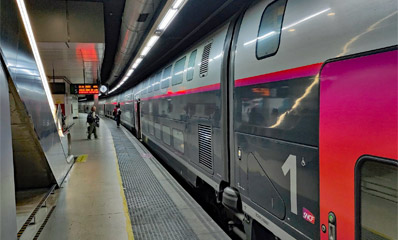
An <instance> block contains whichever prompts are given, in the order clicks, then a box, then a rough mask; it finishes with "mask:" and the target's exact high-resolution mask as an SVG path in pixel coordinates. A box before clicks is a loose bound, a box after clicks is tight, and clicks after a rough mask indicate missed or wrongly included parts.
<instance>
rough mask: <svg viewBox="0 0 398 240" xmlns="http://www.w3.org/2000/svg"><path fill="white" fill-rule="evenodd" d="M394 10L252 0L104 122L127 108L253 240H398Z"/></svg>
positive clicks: (127, 121) (391, 0)
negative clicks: (231, 213) (202, 184)
mask: <svg viewBox="0 0 398 240" xmlns="http://www.w3.org/2000/svg"><path fill="white" fill-rule="evenodd" d="M397 13H398V12H397V2H396V1H395V0H380V1H370V0H366V1H364V0H361V1H359V0H347V1H344V2H342V1H330V0H305V1H293V0H289V1H288V0H276V1H270V0H259V1H254V2H253V3H251V4H250V5H249V6H248V7H247V8H246V9H244V10H242V12H241V13H239V14H237V15H236V16H235V17H234V18H232V19H231V20H230V21H228V22H227V23H225V24H224V25H223V26H221V27H219V28H218V29H216V30H215V31H214V32H212V33H210V34H209V35H208V36H206V37H205V38H204V39H202V40H200V41H199V42H198V43H197V44H195V45H193V46H192V47H191V48H190V49H187V51H185V52H183V53H182V54H181V55H180V56H179V57H178V58H176V59H174V60H173V61H171V62H170V63H169V64H167V65H165V66H164V67H163V68H162V69H159V70H158V71H157V72H155V73H154V74H152V75H151V76H150V77H149V78H148V79H146V80H144V81H142V82H141V83H140V84H138V85H137V86H135V87H134V88H132V89H129V90H127V91H125V92H124V93H122V94H120V95H118V96H114V97H110V98H107V99H106V100H105V101H106V103H105V104H104V106H103V108H104V114H105V115H108V116H112V111H113V108H114V107H115V105H116V104H118V103H120V105H121V108H122V112H123V114H122V119H121V121H122V123H123V124H124V125H125V126H126V127H128V128H130V129H131V130H133V131H134V132H135V133H136V135H137V137H138V138H140V139H142V140H143V141H144V142H145V143H147V145H148V146H149V148H151V150H153V151H154V152H157V153H158V154H159V156H162V158H163V160H164V161H165V162H167V163H168V164H169V165H170V166H172V167H173V168H174V169H175V170H176V171H177V172H178V173H180V174H181V175H182V176H183V177H184V178H185V179H186V180H187V181H189V182H190V183H191V184H192V185H194V186H198V185H199V184H201V183H205V184H206V185H208V186H209V187H210V188H212V189H214V191H215V194H214V196H203V198H211V197H214V198H216V199H217V200H218V201H220V202H222V204H223V205H224V206H225V207H226V208H227V209H228V210H230V211H231V212H233V213H234V214H235V216H236V217H235V218H234V219H232V224H233V222H234V221H235V223H236V226H243V228H241V229H240V230H239V229H238V227H235V226H231V227H232V228H233V229H234V230H235V231H236V232H240V236H243V235H245V236H246V238H247V239H268V238H269V239H271V237H277V238H279V239H331V240H332V239H337V238H338V239H398V232H397V224H398V222H397V218H398V217H397V202H398V199H397V188H398V187H397V185H398V179H397V167H398V162H397V159H398V135H397V134H398V96H397V91H398V85H397V78H398V76H397V66H398V65H397V59H398V52H397V43H398V40H397ZM239 221H241V222H239ZM243 232H244V233H243Z"/></svg>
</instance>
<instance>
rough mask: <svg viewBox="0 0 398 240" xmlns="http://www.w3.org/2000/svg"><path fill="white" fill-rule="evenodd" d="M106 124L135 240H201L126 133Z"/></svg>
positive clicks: (113, 125) (111, 124)
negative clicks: (110, 136)
mask: <svg viewBox="0 0 398 240" xmlns="http://www.w3.org/2000/svg"><path fill="white" fill-rule="evenodd" d="M106 122H107V125H108V127H109V129H110V131H111V133H112V138H113V142H114V144H115V149H116V154H117V158H118V161H119V168H120V174H121V177H122V182H123V187H124V193H125V195H126V201H127V205H128V208H129V214H130V219H131V224H132V226H133V233H134V239H136V240H139V239H145V240H151V239H156V240H158V239H173V240H177V239H181V240H186V239H198V238H197V236H196V235H195V233H194V232H193V230H192V229H191V227H190V226H189V224H188V223H187V222H186V220H185V219H184V217H183V216H182V214H181V213H180V212H179V210H178V209H177V206H176V205H175V203H174V202H173V200H172V199H171V198H170V197H169V195H168V194H167V192H166V191H165V190H164V189H163V188H162V186H161V184H160V183H159V181H158V180H157V179H156V177H155V175H154V174H153V173H152V171H151V170H150V168H149V167H148V165H147V164H146V163H145V161H144V159H143V158H142V156H141V155H140V154H139V152H138V151H137V150H136V149H135V147H134V146H133V145H132V144H131V142H130V141H128V139H127V137H126V135H125V134H124V133H123V131H122V130H121V129H119V128H117V127H116V124H113V122H110V121H106Z"/></svg>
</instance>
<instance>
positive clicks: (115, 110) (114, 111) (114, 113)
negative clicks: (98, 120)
mask: <svg viewBox="0 0 398 240" xmlns="http://www.w3.org/2000/svg"><path fill="white" fill-rule="evenodd" d="M117 106H118V105H116V106H115V108H114V109H113V120H115V121H116V115H117Z"/></svg>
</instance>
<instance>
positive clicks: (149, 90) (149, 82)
mask: <svg viewBox="0 0 398 240" xmlns="http://www.w3.org/2000/svg"><path fill="white" fill-rule="evenodd" d="M152 90H153V77H150V78H149V79H148V92H149V93H150V92H152Z"/></svg>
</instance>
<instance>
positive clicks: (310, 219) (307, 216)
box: [303, 208, 315, 224]
mask: <svg viewBox="0 0 398 240" xmlns="http://www.w3.org/2000/svg"><path fill="white" fill-rule="evenodd" d="M303 218H304V219H305V220H306V221H307V222H310V223H312V224H314V223H315V217H314V215H313V214H312V213H311V212H310V211H309V210H308V209H306V208H303Z"/></svg>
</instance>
